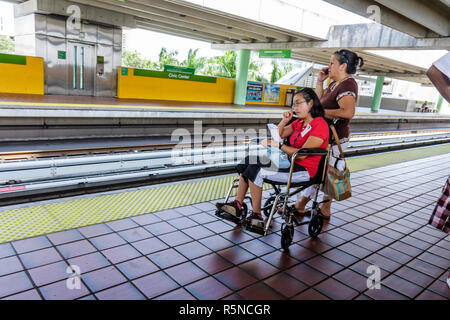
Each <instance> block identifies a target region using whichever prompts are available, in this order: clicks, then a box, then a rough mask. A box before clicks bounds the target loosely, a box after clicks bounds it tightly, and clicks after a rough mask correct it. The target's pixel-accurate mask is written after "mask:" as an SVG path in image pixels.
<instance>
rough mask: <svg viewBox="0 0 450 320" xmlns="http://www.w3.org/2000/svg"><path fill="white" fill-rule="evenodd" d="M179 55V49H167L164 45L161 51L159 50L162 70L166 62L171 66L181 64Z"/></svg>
mask: <svg viewBox="0 0 450 320" xmlns="http://www.w3.org/2000/svg"><path fill="white" fill-rule="evenodd" d="M177 55H178V50H173V51H167V49H166V48H164V47H162V48H161V51H160V52H159V60H158V63H159V68H160V69H161V70H162V69H163V68H164V65H165V64H168V65H171V66H179V65H180V61H178V59H177V58H176V56H177Z"/></svg>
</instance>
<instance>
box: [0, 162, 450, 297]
mask: <svg viewBox="0 0 450 320" xmlns="http://www.w3.org/2000/svg"><path fill="white" fill-rule="evenodd" d="M449 163H450V154H447V155H444V156H442V155H441V156H437V157H431V158H426V159H421V160H415V161H411V162H407V163H401V164H396V165H390V166H385V167H380V168H377V169H371V170H365V171H360V172H357V173H354V174H352V184H353V193H354V196H353V197H352V198H350V199H348V200H345V201H342V202H339V203H334V205H333V208H334V215H333V217H332V219H331V221H330V222H329V223H328V224H326V225H325V226H324V230H323V231H322V233H321V234H320V236H319V239H318V240H312V239H310V238H309V237H308V235H307V226H301V227H298V228H297V229H296V233H295V235H294V242H295V243H294V244H293V245H292V246H291V249H290V252H289V254H287V253H284V252H283V251H282V250H281V249H280V247H281V246H280V235H279V228H280V224H279V221H277V222H276V223H275V225H274V228H273V232H272V233H271V234H269V235H267V236H265V237H262V236H259V235H256V234H252V233H249V232H247V231H243V230H241V229H239V228H236V227H235V226H234V224H232V223H231V222H228V221H223V220H220V219H218V218H217V217H216V216H215V215H214V209H215V207H214V205H213V203H215V202H216V201H212V202H206V203H201V204H197V205H194V206H190V207H183V208H178V209H174V210H168V211H162V212H157V213H153V214H147V215H141V216H137V217H133V218H128V219H124V220H119V221H113V222H108V223H105V224H99V225H93V226H88V227H83V228H79V229H73V230H68V231H62V232H58V233H53V234H47V235H43V236H39V237H35V238H30V239H25V240H19V241H15V242H11V243H4V244H0V298H2V299H257V300H259V299H358V300H359V299H449V297H450V290H449V288H448V287H447V284H446V282H445V281H446V278H447V274H448V270H449V267H450V236H447V235H446V234H445V233H443V232H441V231H439V230H436V229H435V228H433V227H430V226H428V225H427V221H428V218H429V216H430V214H431V211H432V209H433V208H434V205H435V203H436V200H437V198H438V196H439V195H440V191H441V188H442V186H443V184H444V182H445V180H446V177H447V176H448V174H449V173H450V166H449ZM267 195H268V193H267V192H266V193H265V196H267ZM69 265H76V266H78V267H79V268H80V270H81V280H82V282H81V287H80V289H73V290H69V289H68V288H67V286H66V282H67V278H68V277H69V276H70V274H69V273H66V271H67V268H68V266H69ZM369 265H377V266H379V267H380V268H381V277H382V279H381V280H382V281H381V289H379V290H377V289H374V290H369V289H368V288H367V285H366V283H367V277H368V276H369V274H367V273H366V270H367V267H368V266H369ZM69 272H70V269H69Z"/></svg>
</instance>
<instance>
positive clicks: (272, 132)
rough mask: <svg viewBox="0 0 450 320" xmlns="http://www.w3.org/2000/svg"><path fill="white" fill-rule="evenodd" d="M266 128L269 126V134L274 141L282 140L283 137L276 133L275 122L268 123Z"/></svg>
mask: <svg viewBox="0 0 450 320" xmlns="http://www.w3.org/2000/svg"><path fill="white" fill-rule="evenodd" d="M267 128H269V131H270V135H271V136H272V139H273V140H274V141H276V142H283V139H281V137H280V134H279V133H278V126H277V125H276V124H274V123H269V124H267Z"/></svg>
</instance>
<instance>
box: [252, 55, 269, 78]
mask: <svg viewBox="0 0 450 320" xmlns="http://www.w3.org/2000/svg"><path fill="white" fill-rule="evenodd" d="M261 67H262V66H261V63H260V62H257V61H255V60H252V59H251V60H250V64H249V66H248V80H249V81H259V82H267V79H266V77H264V75H263V74H262V73H261Z"/></svg>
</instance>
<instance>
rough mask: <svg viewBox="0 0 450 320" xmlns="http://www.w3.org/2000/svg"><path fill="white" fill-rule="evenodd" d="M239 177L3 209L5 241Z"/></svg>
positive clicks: (173, 202) (188, 196)
mask: <svg viewBox="0 0 450 320" xmlns="http://www.w3.org/2000/svg"><path fill="white" fill-rule="evenodd" d="M447 153H450V144H442V145H438V146H432V147H423V148H416V149H411V150H402V151H397V152H389V153H383V154H376V155H371V156H363V157H357V158H351V159H349V161H348V165H349V168H350V169H351V171H352V172H355V171H359V170H365V169H370V168H375V167H380V166H385V165H388V164H393V163H399V162H404V161H408V160H415V159H419V158H425V157H430V156H435V155H438V154H447ZM235 178H236V176H225V177H219V178H210V179H204V180H200V181H193V182H187V183H178V184H173V185H168V186H161V187H154V188H149V189H143V190H135V191H128V192H122V193H117V194H110V195H102V196H94V197H88V198H82V199H76V200H70V201H61V202H56V203H50V204H43V205H37V206H29V207H24V208H19V209H12V210H4V211H0V243H3V242H8V241H13V240H19V239H24V238H29V237H33V236H38V235H42V234H47V233H52V232H57V231H62V230H67V229H73V228H79V227H83V226H88V225H92V224H97V223H103V222H108V221H113V220H118V219H124V218H127V217H132V216H138V215H141V214H145V213H151V212H157V211H161V210H167V209H173V208H177V207H182V206H187V205H192V204H195V203H201V202H206V201H213V200H217V199H222V198H224V197H225V196H226V193H227V192H228V190H229V187H230V185H231V181H232V180H233V179H235ZM269 188H270V186H269V185H265V189H266V190H267V189H269ZM235 192H236V189H234V190H233V193H232V195H233V196H234V195H235Z"/></svg>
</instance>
